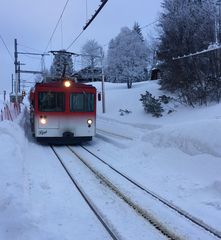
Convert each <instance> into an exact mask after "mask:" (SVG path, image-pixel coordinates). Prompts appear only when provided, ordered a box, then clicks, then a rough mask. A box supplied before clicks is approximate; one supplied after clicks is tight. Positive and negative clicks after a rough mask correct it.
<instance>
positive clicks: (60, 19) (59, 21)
mask: <svg viewBox="0 0 221 240" xmlns="http://www.w3.org/2000/svg"><path fill="white" fill-rule="evenodd" d="M69 1H70V0H67V1H66V3H65V5H64V7H63V10H62V12H61V14H60V17H59V19H58V21H57V23H56V25H55V28H54V30H53V32H52V34H51V37H50V39H49V41H48V43H47V46H46V48H45V50H44V53H45V52H46V51H47V49H48V47H49V45H50V43H51V40H52V38H53V36H54V34H55V31H56V30H57V27H58V24H59V23H60V21H61V19H62V16H63V14H64V11H65V9H66V7H67V5H68V2H69Z"/></svg>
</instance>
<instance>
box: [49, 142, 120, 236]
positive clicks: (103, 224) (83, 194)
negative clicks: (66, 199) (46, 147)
mask: <svg viewBox="0 0 221 240" xmlns="http://www.w3.org/2000/svg"><path fill="white" fill-rule="evenodd" d="M51 149H52V151H53V152H54V154H55V155H56V158H57V159H58V160H59V162H60V163H61V165H62V167H63V168H64V170H65V172H66V173H67V175H68V177H69V178H70V180H71V181H72V183H73V185H74V186H75V187H76V188H77V190H78V191H79V193H80V194H81V196H82V198H83V199H84V200H85V202H86V203H87V205H88V206H89V208H90V209H91V211H92V212H93V213H94V214H95V216H96V217H97V219H98V220H99V222H100V223H101V224H102V226H103V227H104V228H105V229H106V231H107V232H108V234H109V235H110V237H111V238H112V239H113V240H119V237H118V236H117V235H116V233H115V232H114V231H113V230H112V229H111V227H110V226H109V225H108V224H107V223H106V222H105V220H104V218H103V217H102V215H101V213H100V212H99V211H98V209H97V208H96V207H95V206H94V204H93V202H92V201H91V200H90V198H88V196H87V195H86V194H85V192H84V191H83V189H82V188H81V187H80V185H79V184H78V183H77V181H76V180H75V179H74V177H73V176H72V174H71V172H70V171H69V170H68V168H67V167H66V165H65V164H64V161H63V159H62V158H61V157H60V156H59V154H58V153H57V151H56V150H55V148H54V147H53V146H51Z"/></svg>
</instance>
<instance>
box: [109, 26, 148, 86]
mask: <svg viewBox="0 0 221 240" xmlns="http://www.w3.org/2000/svg"><path fill="white" fill-rule="evenodd" d="M147 53H148V49H147V47H146V43H145V42H144V41H142V39H141V38H140V35H139V34H138V33H137V32H136V31H134V30H130V29H129V28H128V27H124V28H122V29H121V32H120V33H119V35H118V36H117V37H116V38H115V39H112V40H111V41H110V43H109V47H108V53H107V78H108V80H109V81H111V82H126V83H127V86H128V88H131V86H132V82H136V81H143V80H146V76H147V70H146V69H147V61H148V56H147Z"/></svg>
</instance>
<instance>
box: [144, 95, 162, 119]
mask: <svg viewBox="0 0 221 240" xmlns="http://www.w3.org/2000/svg"><path fill="white" fill-rule="evenodd" d="M140 101H142V103H143V107H144V110H145V112H146V113H151V114H152V116H153V117H162V113H163V112H164V109H163V108H162V106H161V102H160V100H159V99H156V98H155V97H153V96H152V94H151V93H149V92H148V91H146V93H145V94H141V99H140Z"/></svg>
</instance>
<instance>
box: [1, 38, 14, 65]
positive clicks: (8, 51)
mask: <svg viewBox="0 0 221 240" xmlns="http://www.w3.org/2000/svg"><path fill="white" fill-rule="evenodd" d="M0 39H1V40H2V43H3V45H4V46H5V48H6V50H7V52H8V54H9V56H10V58H11V59H12V61H13V62H14V58H13V56H12V54H11V52H10V51H9V49H8V47H7V45H6V43H5V41H4V39H3V37H2V36H1V34H0Z"/></svg>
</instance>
